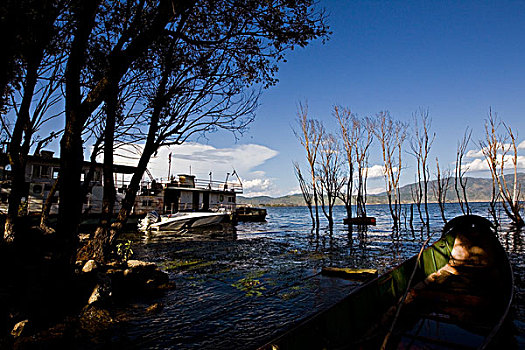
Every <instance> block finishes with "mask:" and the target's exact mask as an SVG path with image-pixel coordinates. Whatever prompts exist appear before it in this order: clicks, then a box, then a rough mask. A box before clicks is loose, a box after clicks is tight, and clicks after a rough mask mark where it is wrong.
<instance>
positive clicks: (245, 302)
mask: <svg viewBox="0 0 525 350" xmlns="http://www.w3.org/2000/svg"><path fill="white" fill-rule="evenodd" d="M472 207H473V211H474V213H475V214H478V215H482V216H487V205H486V204H482V203H473V204H472ZM430 209H431V225H430V227H431V230H430V233H429V234H431V235H432V239H431V242H433V241H435V240H437V239H438V238H439V235H440V231H441V228H442V226H443V222H442V220H441V216H440V214H439V211H438V207H437V205H433V204H431V205H430ZM267 210H268V216H267V222H266V223H240V224H238V225H237V226H236V228H233V227H231V226H226V225H225V226H223V227H221V228H220V229H213V230H211V229H208V230H198V231H192V232H190V231H188V232H183V233H180V232H179V233H162V234H154V235H151V234H150V235H143V234H139V233H135V234H132V235H130V237H129V238H132V239H133V241H134V243H133V250H134V252H135V253H134V256H133V258H134V259H143V260H148V261H153V262H155V263H157V264H158V265H159V266H161V267H162V268H163V269H164V270H165V271H167V272H168V273H169V275H170V279H171V280H172V281H174V282H175V283H176V288H175V289H173V290H171V291H168V292H166V293H164V294H162V295H161V296H159V297H151V298H148V299H144V298H141V299H137V300H132V301H131V302H130V303H129V304H126V305H124V306H122V307H120V308H119V309H118V313H119V317H120V318H121V319H124V320H125V322H123V323H122V326H120V327H119V329H118V331H116V332H114V333H112V335H111V337H110V339H104V342H107V341H109V342H112V343H113V344H114V345H117V344H118V345H126V346H127V347H129V348H141V349H165V348H174V349H252V348H255V347H257V346H258V345H262V344H263V343H264V342H265V341H267V340H269V339H271V338H272V336H273V335H275V334H277V333H279V332H280V331H282V330H283V329H286V328H288V327H290V326H292V325H293V324H294V323H295V322H298V321H299V320H301V319H303V318H305V317H308V316H310V315H312V314H314V313H316V312H318V311H320V310H323V309H325V308H327V307H329V306H330V305H332V304H334V303H336V302H337V301H338V300H340V299H342V298H343V297H344V296H345V295H347V294H348V293H350V292H351V291H352V289H354V288H356V287H357V286H358V285H359V283H358V282H351V281H345V280H342V279H339V278H329V277H324V276H321V275H320V271H321V268H322V267H323V266H335V267H356V268H375V269H378V270H379V273H382V272H385V271H386V270H388V269H390V268H392V267H394V266H396V265H398V264H399V263H400V262H402V261H403V260H404V259H406V258H407V257H410V256H412V255H414V254H417V252H418V251H419V249H420V248H421V245H422V243H423V242H424V241H425V240H426V238H427V234H428V233H427V231H426V230H425V231H421V230H418V226H419V225H418V222H417V220H416V221H415V223H414V227H416V231H412V230H409V229H406V228H405V227H404V226H403V228H402V229H401V230H400V231H399V234H393V233H392V229H391V225H392V223H391V220H390V216H389V214H388V208H387V206H384V205H372V206H368V207H367V211H368V212H367V214H368V215H369V216H375V217H376V218H377V226H374V227H370V228H368V230H367V231H366V232H358V231H355V230H354V231H353V232H349V231H348V227H347V226H345V225H343V224H342V220H343V218H344V217H345V216H346V215H345V212H344V208H342V207H336V209H335V221H336V225H335V227H334V229H333V232H329V231H328V230H326V229H320V230H319V232H316V231H312V230H311V222H310V216H309V213H308V210H307V209H306V208H305V207H290V208H267ZM460 214H461V212H460V208H459V206H457V205H455V204H450V205H449V206H448V207H447V217H449V218H453V217H454V216H457V215H460ZM321 215H322V214H321ZM502 219H503V215H502ZM322 226H323V227H324V226H326V221H325V220H323V221H322ZM500 239H501V241H502V242H503V244H504V246H505V247H506V249H507V251H508V252H509V256H510V258H511V260H512V262H513V266H514V272H515V275H516V293H515V299H514V300H515V306H514V308H513V313H512V316H511V317H512V318H513V323H514V325H515V328H516V341H517V344H518V345H519V346H520V347H522V348H525V340H524V338H523V337H524V333H525V308H524V307H523V305H524V300H525V297H524V295H525V294H524V293H525V281H524V278H525V263H524V261H523V253H524V252H525V243H524V242H525V240H524V239H525V233H524V232H523V231H520V232H516V231H512V230H510V229H509V227H508V221H505V220H503V226H502V229H501V232H500ZM154 303H162V305H163V308H162V309H161V310H160V311H158V312H156V313H148V312H147V311H146V308H147V307H148V306H150V305H152V304H154Z"/></svg>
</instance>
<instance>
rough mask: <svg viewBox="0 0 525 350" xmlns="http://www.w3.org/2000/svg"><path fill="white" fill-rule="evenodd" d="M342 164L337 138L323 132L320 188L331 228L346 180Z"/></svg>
mask: <svg viewBox="0 0 525 350" xmlns="http://www.w3.org/2000/svg"><path fill="white" fill-rule="evenodd" d="M341 165H342V162H341V151H340V145H339V142H338V140H337V138H336V137H335V136H334V135H333V134H329V133H323V134H322V139H321V147H320V157H319V160H318V166H319V176H318V179H319V186H318V188H319V198H320V199H321V208H322V210H323V213H324V215H325V217H326V219H327V220H328V227H329V228H330V230H331V229H332V228H333V226H334V213H333V209H334V205H335V201H336V200H337V198H338V195H339V193H340V191H341V188H342V187H343V185H344V182H345V181H344V178H343V176H342V173H341Z"/></svg>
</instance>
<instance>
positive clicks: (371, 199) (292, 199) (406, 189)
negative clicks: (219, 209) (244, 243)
mask: <svg viewBox="0 0 525 350" xmlns="http://www.w3.org/2000/svg"><path fill="white" fill-rule="evenodd" d="M505 178H506V180H507V181H508V185H509V188H512V185H513V181H512V180H513V177H512V176H510V175H509V176H506V177H505ZM466 180H467V196H468V200H469V202H487V201H490V197H491V192H492V179H490V178H489V179H487V178H478V177H468V178H466ZM518 182H519V183H522V184H524V183H525V174H523V173H520V174H518ZM415 186H417V183H412V184H409V185H405V186H403V187H401V189H400V192H401V201H402V202H404V203H410V202H412V195H411V193H412V191H413V189H414V188H415ZM434 186H436V181H430V182H429V184H428V190H429V199H428V200H429V202H437V198H436V196H434V191H433V188H434ZM521 198H524V194H523V193H522V197H521ZM237 201H238V203H241V204H251V205H255V206H300V205H304V200H303V196H302V195H301V194H295V195H288V196H283V197H277V198H274V197H270V196H259V197H244V196H238V197H237ZM447 201H448V202H455V201H456V192H455V189H454V179H453V178H451V179H450V181H449V187H448V189H447ZM386 203H387V198H386V194H385V193H384V192H383V193H379V194H375V195H368V204H386ZM338 204H342V203H338Z"/></svg>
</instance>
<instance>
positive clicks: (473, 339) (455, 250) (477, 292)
mask: <svg viewBox="0 0 525 350" xmlns="http://www.w3.org/2000/svg"><path fill="white" fill-rule="evenodd" d="M512 296H513V275H512V268H511V265H510V263H509V260H508V257H507V255H506V252H505V250H504V249H503V247H502V246H501V244H500V243H499V240H498V238H497V236H496V233H495V229H494V227H493V226H492V224H491V223H490V221H488V220H486V219H484V218H482V217H479V216H474V215H470V216H460V217H457V218H455V219H453V220H451V221H450V222H449V223H448V224H447V225H445V227H444V229H443V233H442V236H441V238H440V239H439V240H438V241H437V242H435V243H434V244H433V245H432V246H430V247H428V248H427V249H425V250H424V251H422V253H421V254H420V255H419V256H414V257H412V258H410V259H408V260H406V261H405V262H404V263H402V264H401V265H399V266H397V267H396V268H394V269H392V270H390V271H389V272H387V273H385V274H383V275H381V276H380V277H378V278H375V279H374V280H372V281H370V282H368V283H366V284H363V285H362V286H360V287H359V288H357V289H356V290H354V291H353V292H352V293H351V294H350V295H348V296H347V297H345V299H343V300H342V301H340V302H339V303H337V304H335V305H334V306H332V307H330V308H329V309H327V310H324V311H321V312H319V313H317V314H316V315H314V316H312V317H310V318H309V319H307V320H305V321H303V322H301V323H299V324H298V325H296V326H295V327H294V328H292V329H291V330H288V331H286V332H285V333H283V334H282V335H280V336H278V337H277V338H275V339H273V340H272V341H270V342H268V343H267V344H266V345H264V346H262V347H261V349H281V350H282V349H336V348H337V349H354V348H360V349H379V348H381V346H382V345H385V348H389V349H390V348H403V349H408V348H418V349H421V348H424V349H438V348H439V349H444V348H447V349H450V348H454V349H459V348H470V349H485V348H487V347H489V346H498V343H500V342H504V341H507V340H506V339H505V337H504V336H501V330H502V326H503V324H504V320H505V319H506V317H507V314H508V312H509V309H510V305H511V303H512ZM385 338H386V339H387V341H385ZM383 343H384V344H383ZM495 343H496V344H495ZM499 345H501V344H499Z"/></svg>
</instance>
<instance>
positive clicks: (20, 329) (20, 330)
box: [11, 320, 30, 338]
mask: <svg viewBox="0 0 525 350" xmlns="http://www.w3.org/2000/svg"><path fill="white" fill-rule="evenodd" d="M29 326H30V323H29V320H23V321H20V322H18V323H17V324H15V326H14V327H13V330H12V331H11V335H12V336H13V337H14V338H18V337H20V336H22V335H24V334H25V333H27V330H28V329H29Z"/></svg>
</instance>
